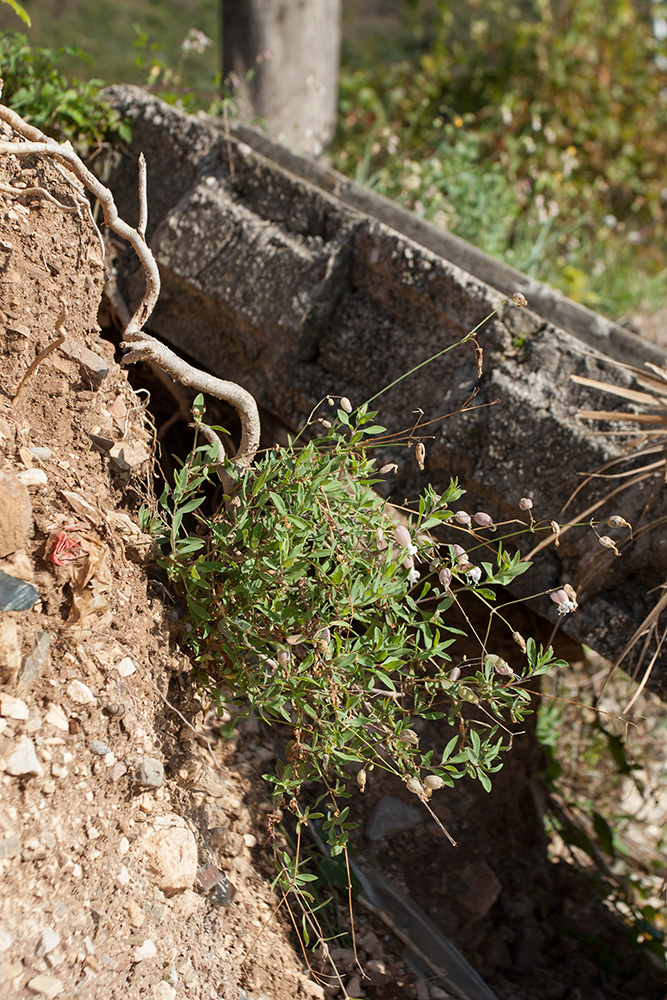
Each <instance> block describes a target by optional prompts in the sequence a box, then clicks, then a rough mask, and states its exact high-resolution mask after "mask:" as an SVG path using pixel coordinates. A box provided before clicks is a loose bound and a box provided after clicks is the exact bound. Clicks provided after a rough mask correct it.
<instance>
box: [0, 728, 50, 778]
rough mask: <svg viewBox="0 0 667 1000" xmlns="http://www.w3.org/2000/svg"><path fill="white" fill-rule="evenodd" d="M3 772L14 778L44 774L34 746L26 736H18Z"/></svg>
mask: <svg viewBox="0 0 667 1000" xmlns="http://www.w3.org/2000/svg"><path fill="white" fill-rule="evenodd" d="M5 770H6V771H7V773H8V774H11V775H13V776H14V777H16V778H19V777H23V776H27V775H31V774H36V775H38V776H39V777H41V776H42V775H43V774H44V768H43V767H42V765H41V763H40V760H39V758H38V756H37V754H36V752H35V744H34V743H33V742H32V740H31V739H30V737H28V736H20V737H19V739H18V744H17V747H16V749H15V750H14V752H13V753H11V754H10V755H9V757H8V758H7V763H6V764H5Z"/></svg>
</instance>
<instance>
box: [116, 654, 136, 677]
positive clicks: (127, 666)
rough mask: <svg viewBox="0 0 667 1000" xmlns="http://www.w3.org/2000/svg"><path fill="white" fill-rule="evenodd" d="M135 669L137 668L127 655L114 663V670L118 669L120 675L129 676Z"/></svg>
mask: <svg viewBox="0 0 667 1000" xmlns="http://www.w3.org/2000/svg"><path fill="white" fill-rule="evenodd" d="M136 669H137V668H136V667H135V665H134V663H133V662H132V660H131V659H130V657H129V656H126V657H124V658H123V659H122V660H119V661H118V663H117V664H116V670H117V671H118V673H119V674H120V676H121V677H129V676H130V674H133V673H134V672H135V670H136Z"/></svg>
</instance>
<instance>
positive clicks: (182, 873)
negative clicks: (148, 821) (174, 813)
mask: <svg viewBox="0 0 667 1000" xmlns="http://www.w3.org/2000/svg"><path fill="white" fill-rule="evenodd" d="M141 846H142V848H143V851H144V860H145V864H146V868H147V871H148V873H149V875H150V877H151V879H152V881H153V882H154V883H155V885H157V886H158V887H159V888H160V889H163V890H164V891H165V892H178V891H180V890H182V889H191V888H192V886H193V884H194V881H195V878H196V877H197V844H196V841H195V838H194V837H193V835H192V833H191V832H190V830H187V829H183V828H179V827H174V828H172V829H170V830H158V831H157V832H155V833H150V834H147V835H146V836H145V837H144V838H143V839H142V842H141Z"/></svg>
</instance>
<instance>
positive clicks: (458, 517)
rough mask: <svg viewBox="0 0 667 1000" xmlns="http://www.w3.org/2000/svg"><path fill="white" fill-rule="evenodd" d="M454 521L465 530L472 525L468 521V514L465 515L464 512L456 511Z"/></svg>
mask: <svg viewBox="0 0 667 1000" xmlns="http://www.w3.org/2000/svg"><path fill="white" fill-rule="evenodd" d="M454 520H455V521H458V523H459V524H463V525H465V527H466V528H469V527H470V525H471V523H472V522H471V520H470V514H467V513H466V511H464V510H457V512H456V513H455V514H454Z"/></svg>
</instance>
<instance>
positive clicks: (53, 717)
mask: <svg viewBox="0 0 667 1000" xmlns="http://www.w3.org/2000/svg"><path fill="white" fill-rule="evenodd" d="M44 721H45V722H48V724H49V725H50V726H55V728H56V729H60V730H61V732H63V733H68V732H69V721H68V719H67V716H66V715H65V712H64V711H63V709H62V708H61V707H60V705H51V707H50V708H49V710H48V712H47V713H46V715H45V716H44Z"/></svg>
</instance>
